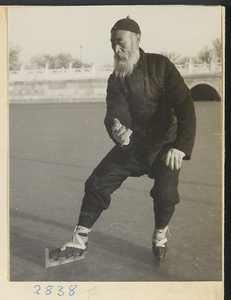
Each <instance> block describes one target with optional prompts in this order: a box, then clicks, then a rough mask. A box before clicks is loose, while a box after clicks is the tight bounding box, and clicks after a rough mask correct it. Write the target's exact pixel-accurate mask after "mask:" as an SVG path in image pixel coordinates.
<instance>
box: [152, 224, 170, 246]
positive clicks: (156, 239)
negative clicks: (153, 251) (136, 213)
mask: <svg viewBox="0 0 231 300" xmlns="http://www.w3.org/2000/svg"><path fill="white" fill-rule="evenodd" d="M167 233H168V235H169V236H171V234H170V229H169V226H166V227H165V228H164V229H157V228H155V230H154V233H153V237H152V242H153V243H154V244H155V245H156V247H165V244H166V243H167V237H166V235H167Z"/></svg>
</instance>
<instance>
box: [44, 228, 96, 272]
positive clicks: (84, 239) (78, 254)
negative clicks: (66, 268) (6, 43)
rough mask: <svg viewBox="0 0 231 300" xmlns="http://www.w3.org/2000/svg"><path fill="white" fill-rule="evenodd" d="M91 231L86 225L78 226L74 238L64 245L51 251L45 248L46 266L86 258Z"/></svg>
mask: <svg viewBox="0 0 231 300" xmlns="http://www.w3.org/2000/svg"><path fill="white" fill-rule="evenodd" d="M90 231H91V230H90V229H88V228H86V227H82V226H76V227H75V230H74V233H73V236H72V238H71V239H70V241H69V242H67V243H66V244H65V245H64V246H63V247H60V248H56V249H54V250H52V251H50V252H49V250H48V249H45V267H46V268H50V267H55V266H59V265H63V264H67V263H70V262H73V261H77V260H81V259H84V254H85V253H86V252H87V249H88V233H89V232H90Z"/></svg>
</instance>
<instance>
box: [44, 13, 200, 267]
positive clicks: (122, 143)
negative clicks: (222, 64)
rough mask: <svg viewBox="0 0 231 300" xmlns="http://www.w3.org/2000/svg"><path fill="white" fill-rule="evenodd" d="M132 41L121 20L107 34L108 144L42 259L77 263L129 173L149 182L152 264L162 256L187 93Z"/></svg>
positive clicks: (167, 67) (134, 29)
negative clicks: (70, 222) (69, 224)
mask: <svg viewBox="0 0 231 300" xmlns="http://www.w3.org/2000/svg"><path fill="white" fill-rule="evenodd" d="M151 38H152V37H151V36H150V39H151ZM140 40H141V31H140V27H139V25H138V24H137V23H136V22H135V21H134V20H132V19H130V18H129V17H127V18H125V19H121V20H119V21H118V22H116V24H115V25H114V26H113V27H112V29H111V46H112V49H113V51H114V71H113V74H112V75H110V77H109V79H108V86H107V96H106V102H107V111H106V116H105V120H104V123H105V126H106V129H107V131H108V134H109V136H110V138H111V139H112V140H113V141H114V142H115V146H114V147H113V148H112V150H111V151H110V152H109V153H108V154H107V155H106V156H105V158H104V159H103V160H102V161H101V162H100V163H99V165H98V166H97V167H96V168H95V169H94V170H93V172H92V174H91V175H90V177H89V178H88V179H87V181H86V183H85V194H84V197H83V200H82V206H81V211H80V214H79V219H78V223H77V226H76V227H75V229H74V233H73V236H72V238H71V239H70V241H68V242H67V243H66V244H64V245H63V246H62V247H60V248H57V249H54V250H52V251H51V252H50V253H49V259H50V260H53V261H60V260H62V261H65V259H69V258H74V259H75V258H76V259H78V258H81V256H83V254H84V253H85V252H86V251H87V247H88V234H89V232H90V231H91V229H92V227H93V225H94V223H95V222H96V221H97V220H98V218H99V217H100V215H101V213H102V212H103V211H104V210H106V209H107V208H108V207H109V205H110V202H111V195H112V193H113V192H114V191H115V190H117V189H118V188H119V187H120V186H121V184H122V183H123V181H124V180H126V178H128V177H129V176H136V177H140V176H142V175H144V174H147V175H148V176H149V177H150V178H151V179H154V185H153V188H152V189H151V191H150V195H151V197H152V198H153V204H154V231H153V236H152V238H151V246H152V251H153V253H154V255H155V257H156V258H157V259H162V258H163V257H165V255H166V251H167V235H166V234H167V231H168V227H169V222H170V220H171V218H172V216H173V213H174V210H175V205H176V204H177V203H179V200H180V199H179V194H178V178H179V173H180V168H181V165H182V160H189V159H190V158H191V153H192V149H193V145H194V139H195V131H196V117H195V109H194V104H193V99H192V97H191V94H190V91H189V89H188V87H187V85H186V84H185V82H184V80H183V78H182V76H181V75H180V73H179V72H178V70H177V69H176V67H175V66H174V64H173V63H172V62H171V61H170V60H169V59H168V58H166V57H165V56H163V55H159V54H151V53H145V52H144V51H143V50H142V49H141V48H140V47H139V44H140ZM124 201H126V199H124ZM133 209H135V208H133ZM128 222H129V221H128Z"/></svg>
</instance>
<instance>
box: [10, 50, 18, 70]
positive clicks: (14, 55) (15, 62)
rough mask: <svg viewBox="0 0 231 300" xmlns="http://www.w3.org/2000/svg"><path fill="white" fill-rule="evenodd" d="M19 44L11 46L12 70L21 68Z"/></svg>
mask: <svg viewBox="0 0 231 300" xmlns="http://www.w3.org/2000/svg"><path fill="white" fill-rule="evenodd" d="M20 50H21V49H20V47H19V46H11V47H10V49H9V69H10V70H18V69H20V62H19V58H18V55H19V52H20Z"/></svg>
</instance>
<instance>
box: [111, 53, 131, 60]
mask: <svg viewBox="0 0 231 300" xmlns="http://www.w3.org/2000/svg"><path fill="white" fill-rule="evenodd" d="M128 58H129V54H128V53H126V52H122V51H120V52H118V53H115V55H114V59H115V60H117V61H124V60H126V61H127V60H128Z"/></svg>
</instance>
